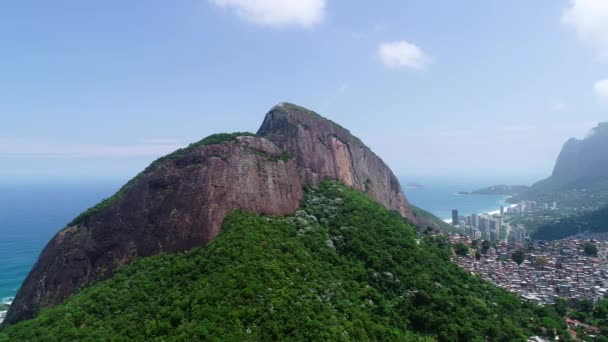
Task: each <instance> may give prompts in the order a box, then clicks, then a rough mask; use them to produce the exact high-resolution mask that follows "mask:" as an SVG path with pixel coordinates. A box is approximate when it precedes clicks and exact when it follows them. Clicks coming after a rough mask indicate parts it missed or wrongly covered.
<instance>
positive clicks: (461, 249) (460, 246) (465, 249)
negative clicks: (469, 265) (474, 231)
mask: <svg viewBox="0 0 608 342" xmlns="http://www.w3.org/2000/svg"><path fill="white" fill-rule="evenodd" d="M454 253H456V254H458V255H460V256H467V255H469V246H467V245H465V244H464V243H457V244H456V245H455V246H454Z"/></svg>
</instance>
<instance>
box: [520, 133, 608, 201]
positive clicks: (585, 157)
mask: <svg viewBox="0 0 608 342" xmlns="http://www.w3.org/2000/svg"><path fill="white" fill-rule="evenodd" d="M607 150H608V123H606V122H604V123H600V124H599V125H598V126H597V127H595V128H594V129H592V130H591V132H590V133H589V135H588V136H587V137H585V138H584V139H582V140H579V139H575V138H571V139H569V140H568V141H567V142H566V143H565V144H564V146H563V148H562V150H561V152H560V154H559V156H558V158H557V161H556V163H555V167H554V168H553V173H552V175H551V177H549V178H547V179H545V180H542V181H540V182H538V183H536V184H535V185H534V186H533V187H532V189H531V190H532V191H545V192H546V191H557V190H568V189H573V188H590V189H596V190H597V189H608V173H606V172H605V170H606V168H607V167H608V153H606V151H607Z"/></svg>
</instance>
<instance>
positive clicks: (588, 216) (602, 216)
mask: <svg viewBox="0 0 608 342" xmlns="http://www.w3.org/2000/svg"><path fill="white" fill-rule="evenodd" d="M597 233H608V207H604V208H602V209H599V210H595V211H592V212H587V213H583V214H580V215H574V216H569V217H566V218H563V219H561V220H560V221H559V222H556V223H551V224H546V225H543V226H541V227H539V228H538V230H536V231H535V232H534V234H532V238H533V239H537V240H559V239H564V238H567V237H569V236H573V235H577V234H597Z"/></svg>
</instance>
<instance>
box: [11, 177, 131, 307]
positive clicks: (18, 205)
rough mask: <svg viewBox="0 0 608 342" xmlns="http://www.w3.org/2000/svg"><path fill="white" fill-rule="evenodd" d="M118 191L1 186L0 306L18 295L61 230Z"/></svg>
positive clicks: (81, 186)
mask: <svg viewBox="0 0 608 342" xmlns="http://www.w3.org/2000/svg"><path fill="white" fill-rule="evenodd" d="M118 187H119V185H118V184H69V185H66V184H57V185H19V186H17V185H0V303H3V302H7V301H9V300H10V299H11V297H13V296H14V295H15V294H16V292H17V289H18V288H19V286H21V283H22V282H23V280H24V279H25V277H26V276H27V274H28V272H29V270H30V268H31V267H32V266H33V264H34V263H35V262H36V260H37V259H38V255H39V254H40V252H41V251H42V249H43V248H44V246H45V245H46V243H47V242H48V241H49V240H50V239H51V237H53V235H54V234H55V233H56V232H57V231H58V230H59V229H61V228H62V227H64V226H65V224H66V223H68V222H69V221H70V220H71V219H73V218H74V217H76V215H78V214H79V213H80V212H82V211H83V210H86V209H87V208H89V207H91V206H93V205H95V203H97V202H99V201H100V200H101V199H103V198H105V197H108V196H110V195H111V194H112V193H114V192H115V191H116V190H117V189H118Z"/></svg>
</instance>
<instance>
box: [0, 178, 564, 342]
mask: <svg viewBox="0 0 608 342" xmlns="http://www.w3.org/2000/svg"><path fill="white" fill-rule="evenodd" d="M450 248H451V246H450V244H449V242H448V241H447V239H446V238H445V237H443V236H436V235H422V236H418V235H417V234H416V230H415V228H414V227H412V226H410V225H409V224H408V223H407V222H406V221H405V220H404V219H403V218H401V217H400V216H399V215H398V214H397V213H396V212H391V211H388V210H386V209H385V208H384V207H382V206H381V205H379V204H378V203H376V202H374V201H372V200H371V199H369V198H368V197H367V196H366V195H365V194H363V193H360V192H357V191H355V190H352V189H350V188H347V187H345V186H342V185H340V184H337V183H334V182H329V181H326V182H323V183H322V184H321V185H319V186H318V187H315V188H311V189H309V190H308V191H307V192H306V195H305V197H304V199H303V201H302V205H301V209H300V210H299V211H298V212H296V214H295V215H293V216H289V217H263V216H258V215H254V214H250V213H245V212H242V211H236V212H234V213H232V214H231V215H230V216H228V217H227V218H226V220H225V222H224V227H223V230H222V232H221V233H220V235H219V236H218V237H217V238H216V239H215V240H214V241H213V242H212V243H211V244H210V245H209V246H207V247H205V248H197V249H193V250H191V251H189V252H186V253H183V254H178V255H168V254H162V255H156V256H152V257H148V258H143V259H140V260H138V261H135V262H134V263H132V264H131V265H129V266H126V267H124V268H122V269H120V271H119V272H118V273H117V274H116V275H115V276H114V277H113V278H111V279H109V280H106V281H103V282H100V283H97V284H95V285H93V286H91V287H89V288H86V289H84V290H82V292H80V293H79V294H77V295H75V296H73V297H71V298H69V299H68V300H67V301H66V302H65V303H64V304H62V305H59V306H56V307H53V308H48V309H45V310H43V311H42V312H41V313H40V315H39V316H38V317H37V318H35V319H33V320H29V321H24V322H21V323H19V324H17V325H14V326H8V327H7V328H6V329H5V330H4V331H3V332H1V333H0V341H3V340H9V339H10V340H15V341H65V340H68V341H69V340H119V341H122V340H136V341H155V340H158V341H160V340H175V341H191V340H211V341H220V340H222V341H273V340H286V341H289V340H309V341H328V340H331V341H334V340H335V341H347V340H356V341H365V340H375V341H378V340H381V341H416V340H419V341H427V340H428V341H430V340H435V339H436V340H440V341H518V340H520V341H524V340H525V339H526V338H527V337H528V336H531V335H532V334H533V333H537V332H538V329H537V327H538V324H539V323H542V324H546V325H558V326H559V322H560V319H561V318H559V316H557V314H555V312H554V311H550V310H553V309H550V308H543V309H542V310H549V311H547V312H540V313H541V314H542V318H541V319H540V320H538V319H537V318H536V317H537V316H536V314H537V313H539V312H535V311H538V310H541V309H538V308H534V307H532V306H530V305H528V304H522V303H521V302H520V300H519V299H518V298H516V297H515V296H513V295H511V294H509V293H507V292H505V291H503V290H501V289H499V288H497V287H495V286H493V285H491V284H489V283H488V282H486V281H484V280H482V279H481V278H479V277H476V276H471V275H470V274H469V273H468V272H466V271H464V270H463V269H461V268H459V267H458V266H457V265H455V264H453V263H451V262H450V260H449V259H450V255H451V253H450ZM556 317H557V318H556ZM543 322H544V323H543ZM556 322H558V323H556ZM558 331H561V330H560V329H558Z"/></svg>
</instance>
